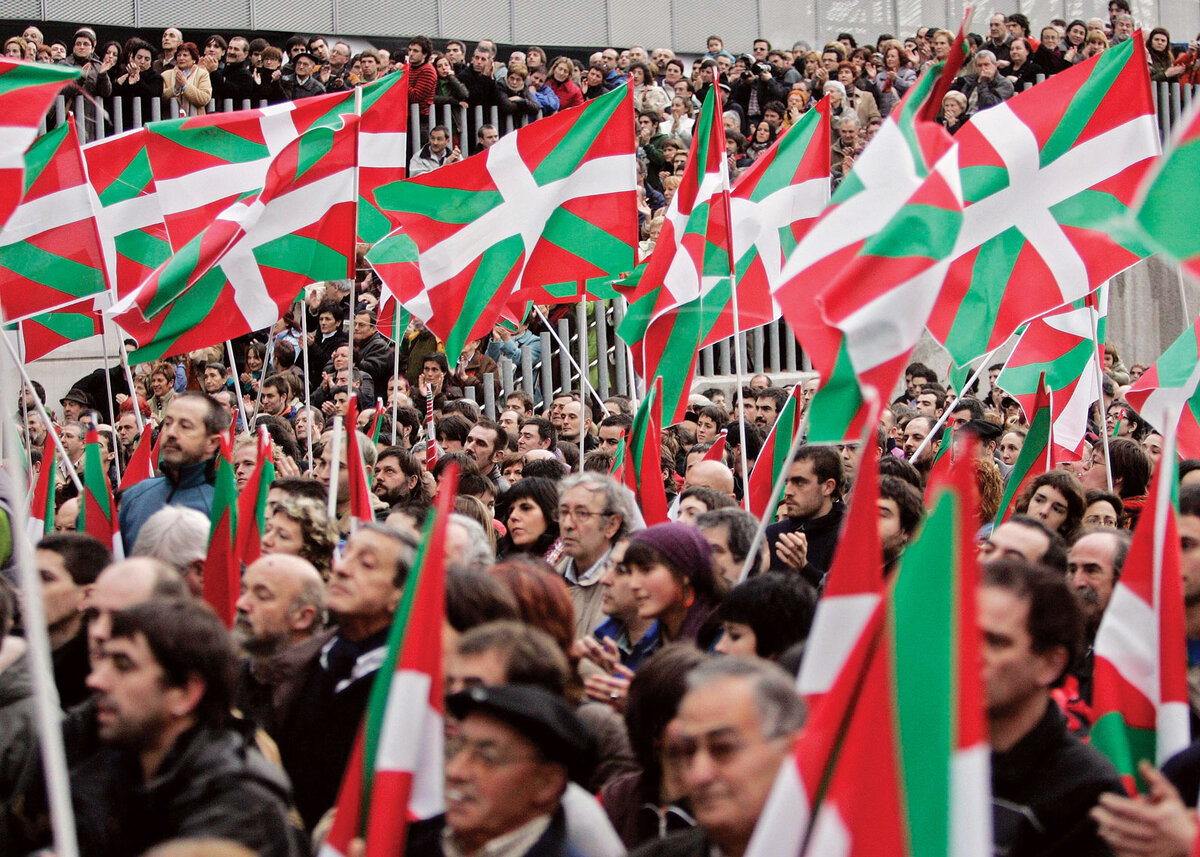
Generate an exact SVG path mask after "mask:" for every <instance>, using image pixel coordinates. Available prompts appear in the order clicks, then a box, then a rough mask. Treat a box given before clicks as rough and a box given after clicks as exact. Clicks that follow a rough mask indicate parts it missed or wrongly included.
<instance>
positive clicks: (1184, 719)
mask: <svg viewBox="0 0 1200 857" xmlns="http://www.w3.org/2000/svg"><path fill="white" fill-rule="evenodd" d="M1173 434H1174V433H1173V432H1170V431H1168V432H1167V433H1166V435H1165V436H1164V441H1165V444H1164V449H1163V455H1162V459H1161V463H1160V466H1159V467H1157V468H1156V469H1155V472H1154V479H1153V482H1152V484H1151V486H1150V491H1149V499H1148V501H1147V504H1146V509H1145V511H1144V512H1143V513H1142V516H1141V519H1140V520H1141V522H1142V523H1141V524H1140V525H1139V526H1138V527H1136V528H1135V529H1134V531H1133V543H1132V544H1131V545H1130V546H1129V555H1128V556H1127V557H1126V559H1125V565H1124V567H1123V569H1122V571H1121V578H1120V580H1118V581H1117V585H1116V587H1115V588H1114V589H1113V594H1112V599H1111V600H1110V601H1109V604H1108V608H1107V609H1106V610H1105V611H1104V617H1103V618H1102V619H1101V620H1100V628H1099V630H1098V631H1097V632H1096V642H1095V646H1094V649H1093V651H1094V652H1095V657H1096V668H1095V677H1094V684H1093V689H1092V710H1093V711H1094V712H1095V716H1096V720H1095V723H1094V725H1093V726H1092V732H1091V742H1092V746H1093V747H1095V748H1096V749H1097V750H1099V751H1100V752H1102V753H1104V754H1105V755H1106V756H1108V758H1109V759H1110V760H1111V761H1112V763H1113V764H1114V765H1115V766H1116V768H1117V771H1118V772H1119V773H1120V774H1121V777H1122V779H1123V780H1124V781H1125V784H1126V788H1128V789H1129V792H1130V794H1136V793H1137V790H1136V788H1135V783H1136V782H1137V781H1138V780H1139V777H1138V773H1137V765H1138V762H1139V761H1140V760H1142V759H1151V760H1153V761H1154V763H1155V764H1156V765H1159V766H1161V765H1162V764H1163V762H1165V761H1166V760H1167V759H1169V758H1170V757H1171V756H1173V755H1175V754H1176V753H1178V752H1179V751H1180V750H1183V749H1184V748H1185V747H1187V746H1188V744H1189V743H1190V741H1191V736H1190V726H1189V707H1188V681H1187V668H1188V664H1187V645H1186V644H1187V635H1186V631H1185V627H1184V620H1183V589H1182V582H1181V581H1182V570H1181V566H1182V562H1181V558H1180V546H1179V533H1178V530H1177V528H1176V523H1175V507H1174V506H1173V505H1172V503H1171V490H1172V487H1173V486H1174V484H1175V466H1174V461H1175V454H1174V453H1175V450H1174V443H1173V437H1172V435H1173ZM1164 465H1165V466H1164Z"/></svg>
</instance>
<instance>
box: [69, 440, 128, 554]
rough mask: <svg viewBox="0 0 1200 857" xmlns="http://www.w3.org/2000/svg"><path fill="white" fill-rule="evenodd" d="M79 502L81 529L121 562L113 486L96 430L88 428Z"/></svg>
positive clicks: (120, 543)
mask: <svg viewBox="0 0 1200 857" xmlns="http://www.w3.org/2000/svg"><path fill="white" fill-rule="evenodd" d="M51 478H53V476H52V477H51ZM80 500H81V502H80V506H79V508H80V515H81V519H82V522H83V526H82V527H81V528H80V529H82V530H83V531H84V532H85V533H87V534H88V535H89V536H93V537H94V538H96V539H97V540H98V541H99V542H100V543H101V544H103V545H107V546H108V547H109V548H110V549H111V550H112V552H113V556H114V557H116V558H117V559H123V558H124V556H125V552H124V548H123V545H122V542H121V531H120V529H118V527H117V515H116V504H115V503H114V502H113V494H112V485H111V483H109V481H108V473H107V471H106V468H105V466H104V451H103V449H102V447H101V446H100V433H99V432H98V431H96V430H95V429H90V430H89V431H88V433H87V434H86V435H85V437H84V448H83V496H82V497H81V498H80ZM51 518H53V515H51Z"/></svg>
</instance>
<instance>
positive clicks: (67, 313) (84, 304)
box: [17, 298, 104, 363]
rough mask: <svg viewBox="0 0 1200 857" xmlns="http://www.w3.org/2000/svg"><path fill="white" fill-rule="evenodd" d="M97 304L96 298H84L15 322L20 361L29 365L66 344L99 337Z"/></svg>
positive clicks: (100, 323)
mask: <svg viewBox="0 0 1200 857" xmlns="http://www.w3.org/2000/svg"><path fill="white" fill-rule="evenodd" d="M101 299H102V300H103V299H104V298H101ZM96 301H97V298H84V299H83V300H81V301H79V302H77V303H73V304H67V305H66V306H64V307H59V308H58V309H56V310H54V311H53V312H45V313H42V314H41V315H32V316H30V317H29V318H27V319H25V320H24V321H20V322H17V327H18V330H19V331H20V334H21V352H20V353H21V359H23V360H24V361H25V362H26V363H32V362H33V361H34V360H38V359H40V358H42V357H45V356H46V355H47V354H49V353H51V352H52V351H54V350H56V349H58V348H61V347H62V346H64V345H66V344H67V343H68V342H80V341H82V340H84V339H90V338H91V337H93V336H99V335H100V334H102V333H103V332H104V321H103V316H102V315H101V311H100V309H99V308H97V306H96Z"/></svg>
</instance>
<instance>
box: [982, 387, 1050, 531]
mask: <svg viewBox="0 0 1200 857" xmlns="http://www.w3.org/2000/svg"><path fill="white" fill-rule="evenodd" d="M1053 402H1054V394H1053V393H1052V392H1051V391H1050V390H1048V389H1047V388H1046V375H1045V373H1042V374H1041V375H1040V376H1039V377H1038V386H1037V395H1036V396H1034V399H1033V404H1032V405H1031V406H1030V415H1031V419H1030V421H1029V431H1028V432H1027V433H1026V434H1025V442H1024V443H1023V444H1021V452H1020V453H1019V454H1018V455H1017V460H1016V461H1015V462H1014V463H1013V469H1012V472H1011V473H1010V474H1009V476H1008V481H1007V483H1006V484H1005V486H1004V496H1003V497H1001V498H1000V506H999V508H998V510H997V511H996V521H995V523H996V526H1000V524H1001V523H1003V521H1004V520H1005V519H1006V518H1008V516H1009V515H1011V514H1012V510H1013V509H1012V507H1013V504H1014V503H1015V502H1016V501H1017V498H1018V497H1019V496H1021V492H1022V491H1024V490H1025V486H1026V485H1028V484H1029V483H1031V482H1032V481H1033V480H1034V479H1037V478H1038V477H1039V476H1041V475H1042V474H1043V473H1047V472H1048V471H1050V470H1052V469H1054V456H1053V446H1052V444H1051V440H1050V437H1051V434H1052V431H1051V428H1050V426H1051V422H1052V419H1051V415H1052V414H1053V413H1054V404H1053Z"/></svg>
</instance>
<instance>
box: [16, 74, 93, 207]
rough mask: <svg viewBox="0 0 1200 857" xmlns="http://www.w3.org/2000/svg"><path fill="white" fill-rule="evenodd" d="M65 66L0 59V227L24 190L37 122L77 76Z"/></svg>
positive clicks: (36, 133)
mask: <svg viewBox="0 0 1200 857" xmlns="http://www.w3.org/2000/svg"><path fill="white" fill-rule="evenodd" d="M79 73H80V69H78V68H73V67H69V66H60V65H48V64H45V63H27V62H20V61H14V60H11V59H0V116H3V117H4V134H3V135H0V227H4V226H5V225H6V223H7V221H8V217H9V215H10V214H12V213H13V209H15V208H16V207H17V204H18V203H19V202H20V201H21V197H22V195H23V194H24V192H25V180H24V178H23V175H24V171H25V159H24V155H25V150H26V149H28V148H29V147H30V145H32V144H33V141H34V140H35V139H36V138H37V135H38V125H39V124H41V121H42V118H43V117H44V116H45V115H46V111H47V110H49V109H50V105H52V104H53V103H54V97H55V96H56V95H58V93H59V91H60V90H61V89H62V88H63V86H64V85H66V84H67V83H70V82H71V81H72V80H74V79H75V78H77V77H79Z"/></svg>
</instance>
